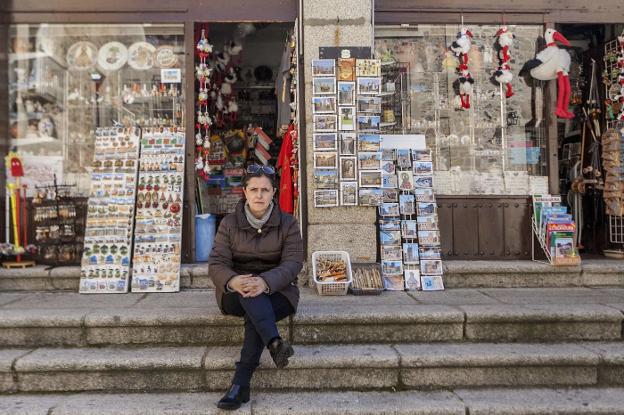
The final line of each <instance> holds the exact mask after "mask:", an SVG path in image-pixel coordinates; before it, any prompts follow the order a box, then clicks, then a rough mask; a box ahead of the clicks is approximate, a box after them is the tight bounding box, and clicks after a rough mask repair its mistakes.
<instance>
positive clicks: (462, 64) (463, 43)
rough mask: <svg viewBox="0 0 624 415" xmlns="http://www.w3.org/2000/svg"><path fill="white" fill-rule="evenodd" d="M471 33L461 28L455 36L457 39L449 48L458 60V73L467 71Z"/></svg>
mask: <svg viewBox="0 0 624 415" xmlns="http://www.w3.org/2000/svg"><path fill="white" fill-rule="evenodd" d="M472 37H473V35H472V32H471V31H470V30H468V28H466V27H462V28H461V30H460V32H459V33H458V34H457V39H455V41H454V42H453V43H451V46H450V47H449V48H450V49H451V51H453V53H454V54H455V56H457V57H458V58H459V68H458V70H459V72H461V71H463V70H466V69H468V52H470V48H471V47H472Z"/></svg>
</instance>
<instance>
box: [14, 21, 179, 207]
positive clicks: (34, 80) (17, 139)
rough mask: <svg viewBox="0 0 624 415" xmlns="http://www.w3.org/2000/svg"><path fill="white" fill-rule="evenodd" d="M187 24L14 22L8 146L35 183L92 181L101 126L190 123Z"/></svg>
mask: <svg viewBox="0 0 624 415" xmlns="http://www.w3.org/2000/svg"><path fill="white" fill-rule="evenodd" d="M183 69H184V27H183V25H181V24H106V25H101V24H67V25H59V24H54V25H51V24H35V25H30V24H20V25H13V26H11V28H10V54H9V119H10V131H9V134H10V139H11V141H10V145H11V147H14V148H15V149H16V150H17V152H18V153H19V154H20V155H21V156H22V157H23V158H24V166H25V180H24V181H25V183H26V184H28V185H29V189H30V190H31V193H32V190H34V188H35V187H34V186H35V185H37V184H42V183H51V182H52V177H53V175H54V174H56V176H57V178H58V180H62V181H64V182H67V183H76V185H77V192H78V194H80V195H83V196H85V195H86V194H87V193H88V191H89V187H90V183H89V181H90V178H89V171H90V169H91V163H92V160H93V151H94V143H95V130H96V128H97V127H105V126H113V125H117V124H121V125H139V126H165V125H176V126H179V125H183V122H184V111H183V109H184V96H183V88H182V85H183V83H182V82H183V76H184V71H183Z"/></svg>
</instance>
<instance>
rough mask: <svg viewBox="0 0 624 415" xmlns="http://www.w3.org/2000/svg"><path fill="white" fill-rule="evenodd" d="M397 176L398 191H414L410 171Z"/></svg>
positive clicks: (399, 173) (401, 172) (412, 177)
mask: <svg viewBox="0 0 624 415" xmlns="http://www.w3.org/2000/svg"><path fill="white" fill-rule="evenodd" d="M398 175H399V189H401V190H412V189H414V176H413V175H412V172H411V171H400V172H398Z"/></svg>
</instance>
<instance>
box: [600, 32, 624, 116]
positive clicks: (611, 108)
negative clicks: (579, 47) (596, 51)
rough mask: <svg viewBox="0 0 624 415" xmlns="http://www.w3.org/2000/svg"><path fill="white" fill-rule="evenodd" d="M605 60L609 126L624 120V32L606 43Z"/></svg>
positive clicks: (606, 108)
mask: <svg viewBox="0 0 624 415" xmlns="http://www.w3.org/2000/svg"><path fill="white" fill-rule="evenodd" d="M604 62H605V69H604V72H603V77H602V82H603V84H604V85H605V95H606V99H605V110H606V120H607V127H615V123H616V122H618V121H624V32H622V35H621V36H618V37H617V39H615V40H612V41H611V42H608V43H607V44H606V45H605V56H604Z"/></svg>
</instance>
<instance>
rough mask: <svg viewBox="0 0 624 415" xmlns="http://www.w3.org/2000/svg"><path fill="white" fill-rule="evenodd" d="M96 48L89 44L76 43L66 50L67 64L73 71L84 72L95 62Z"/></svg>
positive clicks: (83, 42)
mask: <svg viewBox="0 0 624 415" xmlns="http://www.w3.org/2000/svg"><path fill="white" fill-rule="evenodd" d="M97 54H98V51H97V46H95V45H94V44H93V43H91V42H86V41H81V42H76V43H74V44H73V45H71V46H70V47H69V49H68V50H67V64H68V65H69V68H70V69H73V70H75V71H86V70H89V69H91V68H93V67H94V66H95V63H96V62H97Z"/></svg>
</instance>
